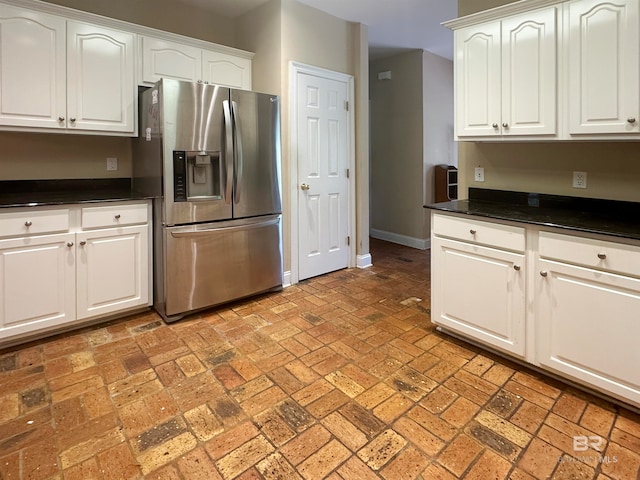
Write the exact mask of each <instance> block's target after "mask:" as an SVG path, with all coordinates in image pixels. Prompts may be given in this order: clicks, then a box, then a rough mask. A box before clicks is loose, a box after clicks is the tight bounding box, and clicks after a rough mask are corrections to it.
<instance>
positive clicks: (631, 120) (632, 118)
mask: <svg viewBox="0 0 640 480" xmlns="http://www.w3.org/2000/svg"><path fill="white" fill-rule="evenodd" d="M627 123H630V124H631V125H633V124H634V123H636V117H629V118H627Z"/></svg>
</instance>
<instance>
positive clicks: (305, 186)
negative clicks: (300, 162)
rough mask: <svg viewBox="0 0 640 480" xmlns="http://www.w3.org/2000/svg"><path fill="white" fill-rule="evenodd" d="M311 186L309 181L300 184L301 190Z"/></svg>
mask: <svg viewBox="0 0 640 480" xmlns="http://www.w3.org/2000/svg"><path fill="white" fill-rule="evenodd" d="M310 188H311V185H309V184H308V183H302V184H301V185H300V190H309V189H310Z"/></svg>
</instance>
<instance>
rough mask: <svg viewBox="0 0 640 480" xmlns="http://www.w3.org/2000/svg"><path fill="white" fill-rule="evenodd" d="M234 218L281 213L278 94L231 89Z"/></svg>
mask: <svg viewBox="0 0 640 480" xmlns="http://www.w3.org/2000/svg"><path fill="white" fill-rule="evenodd" d="M231 103H232V106H233V116H234V122H235V135H236V142H235V167H236V168H235V182H234V192H233V195H234V203H233V216H234V218H244V217H252V216H257V215H270V214H273V213H280V212H281V210H282V206H281V200H280V107H279V99H278V97H277V96H275V95H266V94H260V93H254V92H248V91H244V90H231Z"/></svg>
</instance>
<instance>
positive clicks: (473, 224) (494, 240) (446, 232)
mask: <svg viewBox="0 0 640 480" xmlns="http://www.w3.org/2000/svg"><path fill="white" fill-rule="evenodd" d="M433 233H434V235H438V236H440V237H448V238H454V239H457V240H464V241H465V242H471V243H478V244H482V245H488V246H492V247H497V248H503V249H505V250H513V251H516V252H524V249H525V230H524V228H522V227H516V226H513V225H504V224H501V223H493V222H485V221H482V220H475V219H472V218H461V217H453V216H449V215H440V214H434V215H433Z"/></svg>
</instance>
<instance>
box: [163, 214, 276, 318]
mask: <svg viewBox="0 0 640 480" xmlns="http://www.w3.org/2000/svg"><path fill="white" fill-rule="evenodd" d="M280 221H281V217H280V215H275V216H267V217H259V218H254V219H248V220H234V221H228V222H222V223H220V222H218V223H210V224H200V225H191V226H187V227H168V228H165V232H164V235H165V246H166V256H165V269H164V294H165V295H164V297H165V298H164V308H161V309H160V311H162V310H164V313H165V319H167V320H168V321H171V320H172V318H171V317H176V316H181V315H182V314H185V313H187V312H189V311H192V310H198V309H202V308H206V307H209V306H213V305H218V304H221V303H225V302H229V301H231V300H235V299H238V298H242V297H246V296H249V295H252V294H255V293H260V292H264V291H267V290H270V289H272V288H276V287H280V286H282V280H283V279H282V247H281V240H280ZM175 319H176V320H177V319H179V317H177V318H175Z"/></svg>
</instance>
